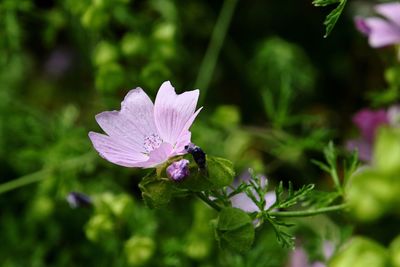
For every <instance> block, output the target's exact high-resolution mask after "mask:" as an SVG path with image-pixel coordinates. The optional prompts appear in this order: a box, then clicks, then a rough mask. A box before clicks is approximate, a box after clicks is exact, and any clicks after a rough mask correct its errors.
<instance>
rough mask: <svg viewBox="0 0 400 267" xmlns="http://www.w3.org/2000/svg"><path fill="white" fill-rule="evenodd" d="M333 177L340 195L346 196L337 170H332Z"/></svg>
mask: <svg viewBox="0 0 400 267" xmlns="http://www.w3.org/2000/svg"><path fill="white" fill-rule="evenodd" d="M331 176H332V179H333V182H334V183H335V186H336V188H337V190H338V191H339V193H340V195H342V196H343V194H344V192H343V188H342V186H341V185H340V181H339V175H338V174H337V171H336V169H335V168H331Z"/></svg>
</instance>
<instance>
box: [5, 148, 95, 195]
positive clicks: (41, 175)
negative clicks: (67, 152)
mask: <svg viewBox="0 0 400 267" xmlns="http://www.w3.org/2000/svg"><path fill="white" fill-rule="evenodd" d="M93 155H94V154H93V153H91V152H90V153H86V154H83V155H81V156H78V157H76V158H72V159H68V160H65V161H63V162H61V163H60V164H58V165H56V166H52V167H47V168H44V169H42V170H40V171H37V172H34V173H30V174H27V175H24V176H21V177H19V178H16V179H13V180H11V181H9V182H5V183H3V184H0V195H1V194H3V193H6V192H8V191H11V190H14V189H17V188H20V187H23V186H25V185H29V184H32V183H35V182H39V181H41V180H43V179H45V178H47V177H48V176H49V174H50V173H51V172H53V171H55V170H57V169H59V170H68V169H72V168H76V167H79V166H82V165H84V164H85V163H87V162H88V161H89V160H91V159H93V158H94V157H93Z"/></svg>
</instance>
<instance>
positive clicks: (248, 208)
mask: <svg viewBox="0 0 400 267" xmlns="http://www.w3.org/2000/svg"><path fill="white" fill-rule="evenodd" d="M250 179H252V177H251V174H250V171H246V172H244V173H242V174H241V175H240V176H239V177H238V180H237V181H235V182H234V184H233V186H234V187H238V186H239V184H240V182H242V181H244V182H246V183H249V180H250ZM260 179H261V185H262V186H263V187H264V186H266V184H267V178H266V177H265V176H263V175H262V176H261V177H260ZM252 192H253V194H254V195H255V196H256V198H257V199H259V196H258V195H257V194H256V192H255V190H253V191H252ZM275 201H276V195H275V192H274V191H271V192H268V193H267V194H266V195H265V202H266V205H265V209H268V208H270V207H271V206H272V205H273V204H274V203H275ZM231 202H232V207H235V208H239V209H241V210H243V211H245V212H258V211H260V210H259V208H258V207H257V205H256V204H255V203H254V202H253V200H251V198H250V197H249V196H248V195H247V194H246V193H245V192H242V193H239V194H236V195H234V196H232V197H231Z"/></svg>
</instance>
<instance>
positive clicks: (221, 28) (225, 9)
mask: <svg viewBox="0 0 400 267" xmlns="http://www.w3.org/2000/svg"><path fill="white" fill-rule="evenodd" d="M237 2H238V0H225V2H224V5H223V6H222V10H221V13H220V15H219V17H218V20H217V22H216V24H215V27H214V30H213V33H212V36H211V40H210V43H209V45H208V48H207V51H206V55H205V56H204V59H203V61H202V63H201V65H200V70H199V73H198V75H197V79H196V82H195V88H200V89H201V95H200V102H202V100H203V99H204V97H205V96H206V92H207V89H208V86H209V84H210V81H211V78H212V75H213V73H214V69H215V65H216V62H217V59H218V55H219V53H220V51H221V47H222V44H223V42H224V39H225V36H226V33H227V30H228V26H229V24H230V22H231V20H232V15H233V12H234V10H235V7H236V4H237Z"/></svg>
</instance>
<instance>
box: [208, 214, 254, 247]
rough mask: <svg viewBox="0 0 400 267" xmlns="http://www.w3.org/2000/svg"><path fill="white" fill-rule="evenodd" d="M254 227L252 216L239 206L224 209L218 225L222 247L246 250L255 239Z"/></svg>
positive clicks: (218, 234)
mask: <svg viewBox="0 0 400 267" xmlns="http://www.w3.org/2000/svg"><path fill="white" fill-rule="evenodd" d="M254 235H255V231H254V227H253V224H252V220H251V218H250V216H249V215H248V214H247V213H246V212H244V211H242V210H240V209H237V208H225V209H223V210H222V211H221V212H220V214H219V218H218V223H217V227H216V236H217V240H218V242H219V244H220V246H221V247H222V248H228V249H232V250H235V251H238V252H245V251H247V250H249V249H250V248H251V245H252V244H253V241H254Z"/></svg>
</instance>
